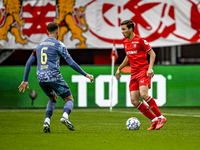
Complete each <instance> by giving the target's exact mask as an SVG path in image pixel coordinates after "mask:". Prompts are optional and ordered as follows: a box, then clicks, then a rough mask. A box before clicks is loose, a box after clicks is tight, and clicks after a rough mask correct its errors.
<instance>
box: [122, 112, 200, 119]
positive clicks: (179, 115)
mask: <svg viewBox="0 0 200 150" xmlns="http://www.w3.org/2000/svg"><path fill="white" fill-rule="evenodd" d="M119 112H120V113H132V114H141V115H143V114H142V113H141V112H127V111H119ZM162 115H166V116H178V117H197V118H200V115H192V114H190V115H186V114H169V113H162Z"/></svg>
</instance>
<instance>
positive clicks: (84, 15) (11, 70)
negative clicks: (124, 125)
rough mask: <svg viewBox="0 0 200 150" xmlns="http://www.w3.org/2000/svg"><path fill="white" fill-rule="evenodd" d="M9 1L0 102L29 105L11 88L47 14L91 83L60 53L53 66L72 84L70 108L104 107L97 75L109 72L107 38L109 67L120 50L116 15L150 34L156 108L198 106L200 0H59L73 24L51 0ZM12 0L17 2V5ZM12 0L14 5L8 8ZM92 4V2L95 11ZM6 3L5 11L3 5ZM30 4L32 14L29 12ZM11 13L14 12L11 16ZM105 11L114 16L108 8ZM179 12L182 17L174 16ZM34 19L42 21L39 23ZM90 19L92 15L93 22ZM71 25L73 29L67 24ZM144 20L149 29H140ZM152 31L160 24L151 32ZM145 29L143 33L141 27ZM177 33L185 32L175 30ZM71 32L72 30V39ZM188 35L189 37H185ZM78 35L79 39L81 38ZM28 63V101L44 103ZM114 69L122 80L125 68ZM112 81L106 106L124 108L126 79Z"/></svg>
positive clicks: (0, 27)
mask: <svg viewBox="0 0 200 150" xmlns="http://www.w3.org/2000/svg"><path fill="white" fill-rule="evenodd" d="M9 2H11V1H4V0H1V1H0V10H1V17H0V31H1V33H0V46H1V49H0V77H1V78H0V85H1V90H0V95H1V99H0V108H29V107H31V99H30V98H29V91H28V90H27V91H26V92H25V93H24V94H22V93H18V86H19V85H20V83H21V81H22V79H23V73H24V66H25V63H26V61H27V59H28V58H29V56H30V54H31V53H32V50H33V49H34V47H35V45H37V44H38V43H39V41H42V39H45V38H46V37H47V34H46V24H47V23H48V22H51V21H56V22H58V23H59V25H60V27H61V28H62V27H63V28H62V29H63V30H62V31H61V32H62V33H65V34H64V36H63V37H59V38H60V40H62V41H63V42H64V43H65V44H66V46H67V47H68V51H69V53H70V54H71V56H72V58H73V59H74V60H75V61H76V62H77V63H78V64H79V65H80V66H81V67H82V68H84V69H85V70H86V71H87V72H88V73H90V74H93V75H94V77H95V82H94V83H87V81H84V83H81V82H80V80H82V78H81V77H80V76H78V74H77V73H76V72H74V71H73V70H72V69H70V68H69V67H68V66H67V64H66V63H65V61H64V60H63V58H61V60H60V61H61V72H62V75H63V77H64V78H65V79H66V81H67V83H69V86H70V88H71V90H72V93H73V95H74V98H75V107H109V104H110V103H109V100H110V81H108V80H106V79H105V78H106V77H109V78H110V75H111V59H110V55H111V50H112V46H113V41H115V43H116V48H117V52H118V55H119V57H118V59H117V60H116V63H115V71H116V68H117V66H118V65H119V64H120V63H121V62H122V61H123V59H124V57H125V52H124V49H123V46H122V44H120V42H121V41H122V39H123V38H122V35H121V30H120V22H121V21H123V20H124V19H131V20H133V21H134V22H135V24H136V28H135V32H136V33H137V34H140V35H141V36H143V37H144V38H147V39H150V45H152V48H153V49H154V51H155V53H156V55H157V57H156V61H155V67H154V71H155V74H156V75H157V77H155V80H153V81H152V85H153V87H152V90H151V91H150V92H151V93H150V94H151V95H152V96H153V97H154V99H155V100H156V102H157V103H159V107H177V106H180V107H199V106H200V102H199V101H198V99H199V95H198V93H199V91H200V87H199V85H200V79H199V74H200V44H199V41H200V40H199V34H200V32H199V31H200V23H199V18H200V13H199V12H200V7H199V6H200V3H199V1H198V0H184V1H183V2H177V1H173V0H169V1H167V2H165V1H164V2H163V1H161V0H160V1H159V0H157V1H154V0H152V1H148V0H138V1H131V0H125V1H123V0H117V1H111V0H110V1H96V0H85V1H81V0H77V1H74V0H66V5H67V6H68V7H67V12H66V14H65V16H68V17H71V18H72V19H73V20H74V24H73V23H70V22H67V21H66V22H65V21H64V20H62V19H63V18H61V17H60V16H61V15H60V11H61V8H59V7H58V4H59V0H56V1H53V0H47V1H37V0H23V1H20V0H16V1H14V2H13V3H12V5H11V4H9ZM17 2H19V3H20V4H21V5H17ZM63 5H65V4H63ZM14 6H16V7H17V8H19V10H18V9H17V10H15V9H14V8H15V7H14ZM94 7H98V8H100V9H98V10H95V9H93V8H94ZM10 8H11V9H10ZM22 8H23V9H22ZM47 8H48V9H47ZM8 9H10V10H12V11H10V12H9V11H8ZM36 11H37V13H34V12H36ZM45 11H46V12H45ZM15 12H16V13H17V14H18V17H19V18H17V17H15V16H13V15H12V14H13V13H15ZM38 12H40V13H38ZM113 12H114V13H115V14H116V15H113ZM155 12H156V13H155ZM28 13H29V14H28ZM138 13H140V15H139V16H137V14H138ZM150 13H152V15H151V14H150ZM47 14H48V15H47ZM92 14H96V15H97V14H98V15H99V16H98V17H99V18H100V19H95V17H94V16H93V15H92ZM148 14H149V16H148ZM156 14H158V16H157V15H156ZM180 14H181V15H180ZM59 15H60V16H59ZM11 16H12V18H10V17H11ZM115 16H117V17H115ZM150 16H151V17H150ZM42 17H43V19H41V18H42ZM98 17H97V18H98ZM152 17H153V18H152ZM182 17H183V18H184V19H185V20H184V19H181V18H182ZM33 18H37V19H36V20H38V22H39V23H38V22H37V23H36V20H34V19H33ZM113 18H114V19H113ZM154 18H155V19H154ZM9 19H10V20H13V22H12V23H11V24H9V23H8V22H7V21H8V20H9ZM31 19H32V20H31ZM92 19H93V20H92ZM152 19H153V20H152ZM42 20H43V21H44V20H45V23H44V22H43V21H42ZM40 21H41V24H40ZM100 21H103V22H100ZM22 22H23V23H22ZM93 22H96V23H95V25H94V23H93ZM152 22H155V24H154V23H152ZM31 23H32V24H31ZM71 25H72V26H73V27H74V28H75V29H73V28H70V26H71ZM145 25H146V26H148V27H150V28H145ZM34 26H35V28H34ZM161 26H162V29H161ZM6 27H7V28H6ZM79 30H80V32H79V33H78V31H79ZM99 30H100V31H99ZM157 30H159V31H160V30H161V31H160V32H159V33H157V32H156V31H157ZM65 31H66V32H65ZM76 31H77V33H76ZM114 31H116V32H117V33H115V32H114ZM191 31H192V32H191ZM99 32H101V33H99ZM146 32H151V34H150V33H147V34H145V33H146ZM22 33H23V34H22ZM107 33H108V34H107ZM179 33H180V35H178V34H179ZM182 33H184V34H186V35H185V36H182V35H181V34H182ZM73 34H74V35H76V36H75V39H73V40H72V39H71V36H74V35H73ZM189 34H191V35H189ZM78 35H79V36H78ZM103 35H105V36H103ZM188 35H189V36H190V37H188V38H187V36H188ZM151 36H153V37H157V36H159V38H160V39H159V38H150V37H151ZM6 38H8V39H6ZM82 38H85V43H84V40H82ZM25 39H27V41H26V40H25ZM33 41H35V43H34V42H33ZM170 42H171V43H170ZM81 44H82V45H81ZM35 66H36V63H34V66H33V68H32V70H31V72H30V77H29V85H30V89H31V90H36V92H37V93H38V96H37V98H36V99H35V101H34V107H37V108H40V107H46V103H47V101H48V99H47V98H46V96H45V94H44V93H43V92H42V91H41V89H40V87H39V85H38V83H37V78H36V73H35V70H36V68H35ZM122 75H124V80H126V79H127V78H128V77H129V76H130V73H128V72H124V73H122ZM116 84H117V87H116V89H115V91H114V93H115V94H116V95H117V96H116V97H115V99H114V103H113V107H132V106H131V105H130V102H128V101H129V98H128V95H127V89H126V85H127V84H128V83H127V82H126V81H116ZM82 87H83V88H82ZM84 87H85V88H86V89H84ZM83 89H84V90H83ZM101 95H103V96H101ZM62 106H63V102H59V103H58V104H57V107H62Z"/></svg>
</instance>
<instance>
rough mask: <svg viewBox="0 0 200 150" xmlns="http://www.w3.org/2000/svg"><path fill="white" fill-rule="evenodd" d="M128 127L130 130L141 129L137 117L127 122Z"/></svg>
mask: <svg viewBox="0 0 200 150" xmlns="http://www.w3.org/2000/svg"><path fill="white" fill-rule="evenodd" d="M126 127H127V129H128V130H138V129H139V128H140V121H139V120H138V119H137V118H135V117H131V118H129V119H128V120H127V121H126Z"/></svg>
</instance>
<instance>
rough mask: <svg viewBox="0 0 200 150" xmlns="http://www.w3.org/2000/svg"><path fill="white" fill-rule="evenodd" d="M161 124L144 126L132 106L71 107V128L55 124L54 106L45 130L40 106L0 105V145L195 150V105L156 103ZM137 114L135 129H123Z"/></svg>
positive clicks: (199, 118) (199, 111) (4, 149)
mask: <svg viewBox="0 0 200 150" xmlns="http://www.w3.org/2000/svg"><path fill="white" fill-rule="evenodd" d="M160 110H161V112H162V113H163V115H164V116H165V117H167V119H168V121H167V123H166V124H165V125H164V126H163V128H161V129H160V130H152V131H147V128H148V127H149V126H150V121H149V120H148V119H147V118H146V117H144V116H143V115H142V114H141V113H140V112H139V111H138V110H137V109H136V108H113V111H112V112H110V111H109V108H74V109H73V111H72V113H71V114H70V117H69V119H70V121H71V122H72V124H73V125H74V126H75V131H70V130H68V129H67V128H66V127H65V126H64V125H63V124H61V123H60V117H61V115H62V112H63V110H62V109H58V108H56V109H55V111H54V114H53V116H52V119H51V133H43V130H42V126H43V121H44V117H45V109H0V150H8V149H9V150H32V149H35V150H54V149H56V150H60V149H68V150H132V149H134V150H155V149H157V150H188V149H195V150H196V149H200V108H160ZM129 117H137V118H138V119H139V120H140V122H141V126H140V129H139V130H136V131H129V130H127V129H126V126H125V124H126V120H127V119H128V118H129Z"/></svg>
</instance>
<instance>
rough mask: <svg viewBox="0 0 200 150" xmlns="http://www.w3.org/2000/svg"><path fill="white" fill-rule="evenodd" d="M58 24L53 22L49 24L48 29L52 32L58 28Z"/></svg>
mask: <svg viewBox="0 0 200 150" xmlns="http://www.w3.org/2000/svg"><path fill="white" fill-rule="evenodd" d="M58 27H59V26H58V24H57V23H56V22H51V23H49V24H48V25H47V31H48V32H50V33H52V32H54V31H56V30H57V29H58Z"/></svg>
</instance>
